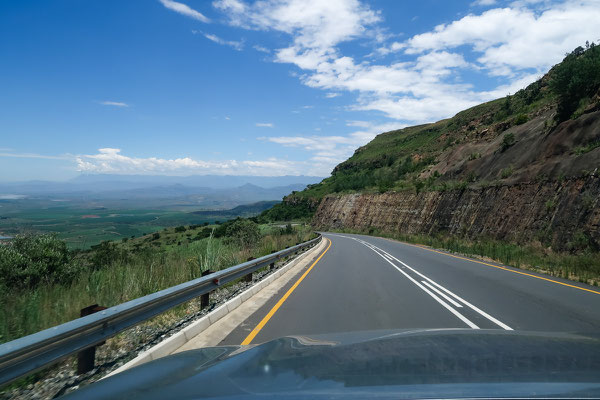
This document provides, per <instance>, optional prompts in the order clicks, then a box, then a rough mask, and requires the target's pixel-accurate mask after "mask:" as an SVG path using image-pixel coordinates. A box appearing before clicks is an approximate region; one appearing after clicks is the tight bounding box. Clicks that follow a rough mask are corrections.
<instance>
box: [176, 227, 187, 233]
mask: <svg viewBox="0 0 600 400" xmlns="http://www.w3.org/2000/svg"><path fill="white" fill-rule="evenodd" d="M186 230H187V228H186V227H185V226H178V227H176V228H175V232H177V233H181V232H185V231H186Z"/></svg>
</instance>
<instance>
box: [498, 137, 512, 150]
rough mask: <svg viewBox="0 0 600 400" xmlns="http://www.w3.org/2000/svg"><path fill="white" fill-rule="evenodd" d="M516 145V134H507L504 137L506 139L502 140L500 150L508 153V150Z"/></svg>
mask: <svg viewBox="0 0 600 400" xmlns="http://www.w3.org/2000/svg"><path fill="white" fill-rule="evenodd" d="M514 144H515V135H514V133H507V134H506V135H504V138H503V139H502V145H501V148H500V150H501V151H506V149H508V148H509V147H511V146H512V145H514Z"/></svg>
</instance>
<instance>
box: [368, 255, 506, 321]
mask: <svg viewBox="0 0 600 400" xmlns="http://www.w3.org/2000/svg"><path fill="white" fill-rule="evenodd" d="M374 247H376V246H374ZM392 258H393V259H394V260H396V261H398V262H399V263H400V264H402V265H404V266H405V267H406V268H408V269H410V270H411V271H413V272H414V273H415V274H417V275H419V276H420V277H421V278H423V279H426V280H427V281H429V282H430V283H432V284H434V285H435V286H437V287H438V288H440V289H442V290H443V291H444V292H446V293H448V294H450V295H451V296H454V297H455V298H456V299H457V300H459V301H461V302H462V303H463V304H465V305H467V306H468V307H470V308H471V309H472V310H474V311H475V312H477V313H479V314H480V315H482V316H484V317H485V318H487V319H489V320H490V321H492V322H493V323H495V324H496V325H498V326H500V327H501V328H502V329H505V330H507V331H512V330H513V329H512V328H511V327H510V326H508V325H506V324H505V323H503V322H501V321H499V320H498V319H496V318H494V317H492V316H491V315H490V314H488V313H486V312H485V311H483V310H481V309H479V308H478V307H476V306H474V305H473V304H471V303H469V302H468V301H466V300H465V299H463V298H462V297H460V296H458V295H456V294H454V293H452V292H451V291H450V290H448V289H446V288H445V287H443V286H442V285H440V284H439V283H437V282H435V281H434V280H433V279H431V278H429V277H427V276H425V275H423V274H422V273H420V272H419V271H417V270H416V269H414V268H412V267H411V266H410V265H408V264H406V263H405V262H403V261H401V260H399V259H398V258H396V257H394V256H392Z"/></svg>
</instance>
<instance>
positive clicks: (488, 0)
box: [471, 0, 496, 7]
mask: <svg viewBox="0 0 600 400" xmlns="http://www.w3.org/2000/svg"><path fill="white" fill-rule="evenodd" d="M494 4H496V0H476V1H474V2H472V3H471V6H479V7H486V6H493V5H494Z"/></svg>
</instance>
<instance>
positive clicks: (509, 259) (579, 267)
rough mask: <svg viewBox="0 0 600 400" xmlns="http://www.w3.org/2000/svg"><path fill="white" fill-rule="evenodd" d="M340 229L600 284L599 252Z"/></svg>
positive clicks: (485, 240) (440, 236)
mask: <svg viewBox="0 0 600 400" xmlns="http://www.w3.org/2000/svg"><path fill="white" fill-rule="evenodd" d="M340 232H346V233H359V234H369V235H372V236H380V237H386V238H390V239H395V240H399V241H403V242H407V243H413V244H422V245H426V246H430V247H433V248H436V249H441V250H447V251H450V252H454V253H459V254H463V255H466V256H475V257H483V258H488V259H490V260H493V261H496V262H499V263H501V264H505V265H509V266H512V267H516V268H521V269H526V270H532V271H537V272H543V273H547V274H549V275H552V276H557V277H562V278H566V279H570V280H573V281H578V282H584V283H588V284H590V285H596V286H598V285H599V284H600V253H598V252H592V251H584V252H580V253H578V254H570V253H556V252H552V251H550V250H548V249H546V248H543V247H541V246H534V245H526V246H521V245H518V244H514V243H506V242H502V241H498V240H490V239H481V240H467V239H460V238H456V237H451V236H444V235H437V236H428V235H404V234H398V233H389V232H382V231H379V230H376V229H372V230H370V231H368V232H364V231H357V230H348V229H346V230H340Z"/></svg>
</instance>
